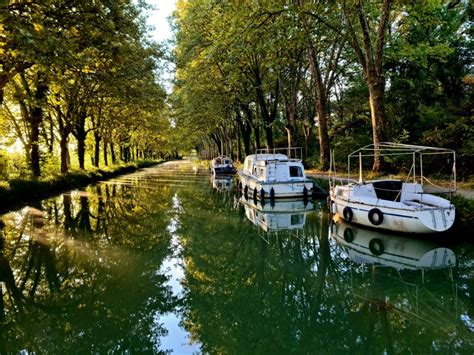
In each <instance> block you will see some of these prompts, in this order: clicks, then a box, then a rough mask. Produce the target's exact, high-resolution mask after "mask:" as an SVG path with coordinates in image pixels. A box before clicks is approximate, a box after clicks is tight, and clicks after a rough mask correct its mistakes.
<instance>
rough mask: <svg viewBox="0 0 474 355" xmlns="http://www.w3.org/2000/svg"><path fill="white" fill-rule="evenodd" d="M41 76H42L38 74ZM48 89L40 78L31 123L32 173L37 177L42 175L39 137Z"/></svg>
mask: <svg viewBox="0 0 474 355" xmlns="http://www.w3.org/2000/svg"><path fill="white" fill-rule="evenodd" d="M38 76H40V74H38ZM47 90H48V87H47V86H46V85H45V84H44V83H42V81H41V78H39V77H38V83H37V88H36V93H35V100H36V103H35V106H34V107H33V109H32V110H31V117H30V118H31V121H30V144H31V147H30V149H31V151H30V167H31V172H32V173H33V175H34V176H35V177H39V176H40V175H41V169H40V150H39V137H40V125H41V123H42V121H43V108H42V107H41V102H42V101H43V99H44V98H45V97H46V92H47Z"/></svg>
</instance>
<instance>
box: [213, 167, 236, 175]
mask: <svg viewBox="0 0 474 355" xmlns="http://www.w3.org/2000/svg"><path fill="white" fill-rule="evenodd" d="M211 169H212V173H213V174H214V175H233V174H235V169H234V167H233V166H229V165H227V166H213V167H212V168H211Z"/></svg>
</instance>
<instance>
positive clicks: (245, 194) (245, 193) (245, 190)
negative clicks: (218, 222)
mask: <svg viewBox="0 0 474 355" xmlns="http://www.w3.org/2000/svg"><path fill="white" fill-rule="evenodd" d="M244 196H245V198H248V196H249V187H248V186H247V185H245V187H244Z"/></svg>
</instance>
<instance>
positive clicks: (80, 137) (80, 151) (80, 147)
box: [73, 112, 87, 169]
mask: <svg viewBox="0 0 474 355" xmlns="http://www.w3.org/2000/svg"><path fill="white" fill-rule="evenodd" d="M86 118H87V114H86V113H85V112H82V113H80V114H79V116H78V118H77V120H76V122H75V124H74V131H73V134H74V137H76V140H77V158H78V160H79V168H80V169H84V159H85V154H86V137H87V131H86Z"/></svg>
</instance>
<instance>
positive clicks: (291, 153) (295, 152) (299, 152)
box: [256, 147, 303, 160]
mask: <svg viewBox="0 0 474 355" xmlns="http://www.w3.org/2000/svg"><path fill="white" fill-rule="evenodd" d="M256 154H257V155H259V154H284V155H286V156H287V157H288V158H289V159H290V160H302V159H303V149H302V148H301V147H287V148H273V149H268V148H264V149H257V151H256Z"/></svg>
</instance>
